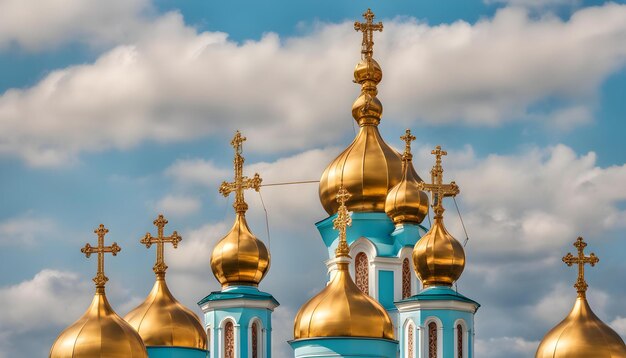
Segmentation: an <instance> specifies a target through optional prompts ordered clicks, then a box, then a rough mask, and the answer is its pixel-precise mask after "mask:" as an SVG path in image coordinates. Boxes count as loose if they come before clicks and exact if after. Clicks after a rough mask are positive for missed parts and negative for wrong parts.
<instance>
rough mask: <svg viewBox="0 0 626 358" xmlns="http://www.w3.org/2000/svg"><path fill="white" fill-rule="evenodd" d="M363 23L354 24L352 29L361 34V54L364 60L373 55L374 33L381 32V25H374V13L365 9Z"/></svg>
mask: <svg viewBox="0 0 626 358" xmlns="http://www.w3.org/2000/svg"><path fill="white" fill-rule="evenodd" d="M363 18H364V19H365V22H358V21H355V22H354V29H355V30H356V31H361V32H362V33H363V42H362V43H361V54H363V56H365V57H366V58H371V57H372V54H373V53H374V50H373V48H374V31H380V32H382V31H383V23H382V22H378V23H377V24H375V23H374V13H373V12H372V10H370V9H367V11H366V12H364V13H363Z"/></svg>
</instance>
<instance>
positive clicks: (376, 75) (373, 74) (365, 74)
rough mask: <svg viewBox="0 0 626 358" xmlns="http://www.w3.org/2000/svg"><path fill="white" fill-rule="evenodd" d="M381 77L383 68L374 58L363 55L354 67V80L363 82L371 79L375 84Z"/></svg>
mask: <svg viewBox="0 0 626 358" xmlns="http://www.w3.org/2000/svg"><path fill="white" fill-rule="evenodd" d="M382 79H383V70H382V69H381V68H380V65H379V64H378V62H376V60H374V59H373V58H371V57H365V58H363V59H362V60H361V61H359V63H357V64H356V67H355V68H354V82H356V83H364V82H365V81H372V82H374V83H375V84H378V83H380V81H382Z"/></svg>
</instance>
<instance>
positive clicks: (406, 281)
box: [402, 258, 411, 299]
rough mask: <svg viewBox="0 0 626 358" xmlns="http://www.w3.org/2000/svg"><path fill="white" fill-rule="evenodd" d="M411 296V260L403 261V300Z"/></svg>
mask: <svg viewBox="0 0 626 358" xmlns="http://www.w3.org/2000/svg"><path fill="white" fill-rule="evenodd" d="M410 296H411V264H409V259H408V258H405V259H404V261H402V299H405V298H407V297H410Z"/></svg>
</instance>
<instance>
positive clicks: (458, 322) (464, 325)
mask: <svg viewBox="0 0 626 358" xmlns="http://www.w3.org/2000/svg"><path fill="white" fill-rule="evenodd" d="M458 325H461V330H462V332H461V334H462V335H463V355H462V357H463V358H468V357H469V356H468V355H467V347H468V345H467V343H468V334H467V332H468V329H467V323H465V320H464V319H462V318H459V319H457V320H456V321H454V328H453V330H454V335H453V336H454V358H457V357H458V356H459V350H458V349H459V348H458V345H457V341H458V339H459V338H458V334H459V332H458V330H457V326H458Z"/></svg>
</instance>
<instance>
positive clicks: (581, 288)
mask: <svg viewBox="0 0 626 358" xmlns="http://www.w3.org/2000/svg"><path fill="white" fill-rule="evenodd" d="M574 246H575V247H576V248H577V249H578V255H577V256H574V255H572V254H571V253H568V254H567V255H566V256H565V257H563V262H565V263H566V264H567V265H568V266H572V265H573V264H577V265H578V279H577V281H576V284H575V285H574V287H575V288H576V290H577V291H578V297H577V298H576V302H575V303H574V307H573V308H572V311H571V312H570V313H569V315H568V316H567V317H565V319H564V320H563V321H561V323H559V324H558V325H557V326H556V327H554V328H552V330H550V332H548V333H547V334H546V335H545V337H544V338H543V340H542V341H541V343H540V344H539V348H538V349H537V353H536V354H535V357H536V358H548V357H549V358H587V357H594V358H615V357H626V345H625V344H624V341H623V340H622V338H621V337H620V336H619V334H617V333H616V332H615V331H614V330H612V329H611V328H610V327H609V326H608V325H606V324H605V323H604V322H602V321H601V320H600V319H599V318H598V316H596V315H595V313H593V311H592V310H591V307H590V306H589V303H588V302H587V297H586V291H587V283H586V282H585V276H584V275H585V273H584V265H585V264H586V263H588V264H590V265H591V266H594V265H595V264H596V263H598V261H599V259H598V257H597V256H595V255H594V254H593V253H592V254H591V255H589V256H585V254H584V248H585V246H587V244H586V243H585V242H584V241H583V239H582V238H580V237H579V238H578V239H577V240H576V242H575V243H574Z"/></svg>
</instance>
